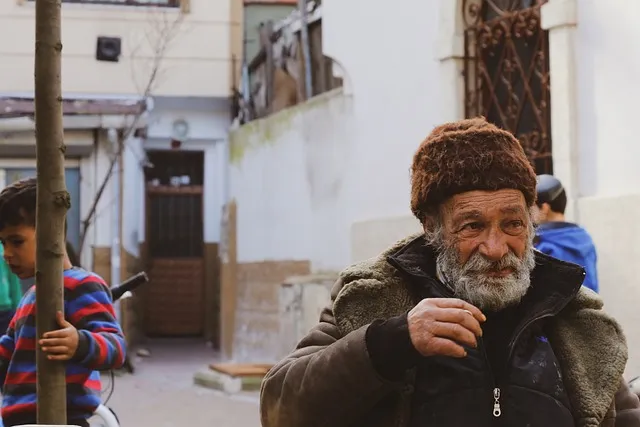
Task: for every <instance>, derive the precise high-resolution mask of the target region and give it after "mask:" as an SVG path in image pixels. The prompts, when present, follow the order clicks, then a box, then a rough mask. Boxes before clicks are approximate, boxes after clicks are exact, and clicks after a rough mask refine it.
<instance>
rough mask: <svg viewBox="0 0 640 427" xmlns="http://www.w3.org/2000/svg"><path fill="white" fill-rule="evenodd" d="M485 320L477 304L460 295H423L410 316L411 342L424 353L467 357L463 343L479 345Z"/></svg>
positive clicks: (471, 345)
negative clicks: (466, 300) (431, 296)
mask: <svg viewBox="0 0 640 427" xmlns="http://www.w3.org/2000/svg"><path fill="white" fill-rule="evenodd" d="M485 320H487V318H486V317H485V316H484V314H482V312H481V311H480V310H479V309H478V308H477V307H475V306H473V305H471V304H469V303H467V302H465V301H462V300H460V299H456V298H426V299H423V300H422V301H420V302H419V303H418V305H416V306H415V307H414V308H413V309H412V310H411V311H410V312H409V315H408V316H407V321H408V324H409V335H410V337H411V342H412V343H413V346H414V347H415V348H416V350H418V352H420V354H422V355H423V356H451V357H465V356H466V355H467V352H466V351H465V349H464V348H463V347H462V345H460V344H463V345H467V346H469V347H474V348H475V347H477V346H478V342H477V337H480V336H482V328H481V327H480V322H484V321H485Z"/></svg>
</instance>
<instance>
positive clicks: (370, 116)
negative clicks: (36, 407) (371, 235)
mask: <svg viewBox="0 0 640 427" xmlns="http://www.w3.org/2000/svg"><path fill="white" fill-rule="evenodd" d="M438 3H439V2H436V1H416V0H398V1H396V2H394V3H393V7H389V3H387V2H376V1H369V2H367V4H366V7H363V5H362V2H359V1H355V0H324V1H323V4H322V7H323V22H322V25H323V31H322V34H323V48H324V51H325V54H327V55H330V56H331V57H332V58H334V59H335V60H337V61H338V62H339V63H340V64H341V65H342V66H343V67H344V69H345V70H346V73H347V75H348V80H349V82H350V85H351V89H352V90H353V99H354V112H355V126H356V128H357V135H356V139H355V143H354V145H355V146H354V153H353V159H354V162H353V163H352V164H351V165H350V173H351V176H352V177H353V185H352V188H351V190H350V195H349V202H350V203H349V208H348V209H349V212H350V217H351V219H352V220H353V221H362V220H369V219H374V218H379V217H385V216H396V215H408V214H410V210H409V189H410V186H409V167H410V166H411V160H412V157H413V154H414V152H415V150H416V149H417V147H418V145H419V144H420V142H421V141H422V140H423V139H424V138H425V137H426V136H427V135H428V134H429V132H430V131H431V129H432V128H433V127H434V126H435V125H436V124H439V123H440V122H441V121H442V120H444V119H445V116H446V113H445V111H447V110H448V108H446V107H444V106H443V105H442V104H441V100H440V99H439V86H440V83H439V82H440V78H441V71H440V64H439V61H438V59H437V54H436V53H437V52H436V46H437V41H438V29H439V22H440V20H439V18H440V14H439V6H438ZM355 17H357V31H354V18H355ZM451 102H455V100H451Z"/></svg>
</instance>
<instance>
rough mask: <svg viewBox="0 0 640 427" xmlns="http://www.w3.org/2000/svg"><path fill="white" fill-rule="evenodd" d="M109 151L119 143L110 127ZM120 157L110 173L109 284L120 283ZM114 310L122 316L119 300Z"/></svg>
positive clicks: (116, 151)
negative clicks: (111, 195)
mask: <svg viewBox="0 0 640 427" xmlns="http://www.w3.org/2000/svg"><path fill="white" fill-rule="evenodd" d="M108 138H109V143H110V145H111V152H112V153H113V155H114V156H117V154H118V151H119V145H120V138H119V136H118V131H117V130H116V129H114V128H110V129H109V131H108ZM120 166H121V165H120V158H119V156H117V157H116V159H115V164H114V167H113V172H112V175H111V178H110V179H111V189H112V192H113V205H112V206H111V209H112V210H111V286H114V285H117V284H118V283H120ZM114 305H115V310H116V314H117V316H118V320H120V319H121V318H122V313H121V310H120V302H119V301H116V303H115V304H114Z"/></svg>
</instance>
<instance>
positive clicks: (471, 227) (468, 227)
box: [462, 222, 482, 231]
mask: <svg viewBox="0 0 640 427" xmlns="http://www.w3.org/2000/svg"><path fill="white" fill-rule="evenodd" d="M462 229H463V230H472V231H477V230H482V223H480V222H470V223H467V224H465V225H464V227H462Z"/></svg>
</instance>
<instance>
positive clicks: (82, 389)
mask: <svg viewBox="0 0 640 427" xmlns="http://www.w3.org/2000/svg"><path fill="white" fill-rule="evenodd" d="M35 292H36V290H35V286H34V287H32V288H31V289H30V290H29V291H28V292H27V293H26V294H25V295H24V297H23V298H22V301H20V305H19V306H18V308H17V310H16V314H15V316H14V318H13V320H12V321H11V324H10V325H9V329H8V331H7V334H6V335H4V336H3V337H2V338H0V380H1V381H2V382H1V384H3V385H4V386H3V388H2V421H3V423H4V425H5V426H11V425H21V424H35V423H36V352H35V349H36V343H37V341H36V322H35V310H36V294H35ZM64 312H65V318H66V319H67V321H68V322H69V323H71V324H72V325H73V326H75V328H76V329H77V330H78V334H79V338H80V339H79V342H78V349H77V350H76V354H75V356H74V357H73V359H72V360H70V361H68V362H67V363H66V364H67V413H68V414H67V418H68V419H69V420H70V421H71V420H78V421H80V420H85V419H87V418H89V417H91V414H92V413H93V411H94V410H95V408H96V407H97V406H98V405H99V404H100V403H101V401H100V391H101V383H100V373H99V371H101V370H108V369H116V368H119V367H121V366H122V364H123V363H124V357H125V340H124V336H123V334H122V330H121V328H120V325H119V324H118V321H117V320H116V317H115V311H114V308H113V305H112V301H111V293H110V292H109V288H108V287H107V285H106V284H105V282H104V280H102V279H101V278H100V277H99V276H97V275H95V274H93V273H90V272H87V271H85V270H82V269H80V268H72V269H69V270H65V272H64Z"/></svg>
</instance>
